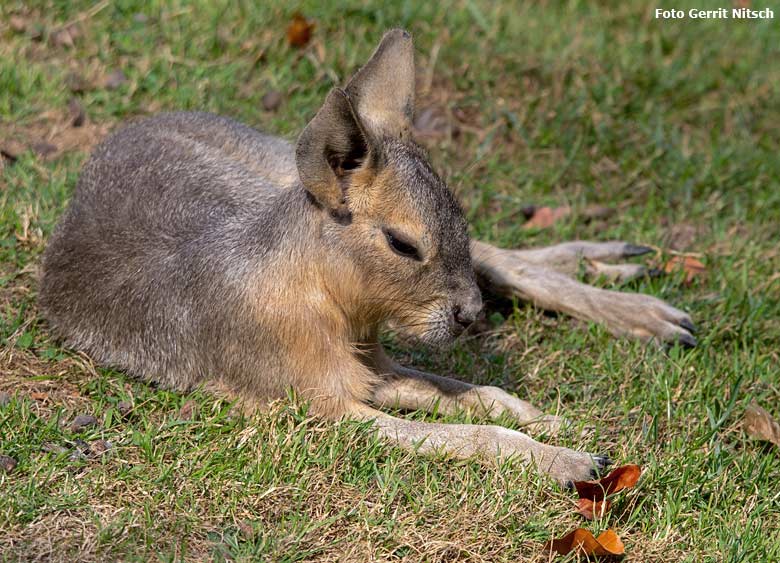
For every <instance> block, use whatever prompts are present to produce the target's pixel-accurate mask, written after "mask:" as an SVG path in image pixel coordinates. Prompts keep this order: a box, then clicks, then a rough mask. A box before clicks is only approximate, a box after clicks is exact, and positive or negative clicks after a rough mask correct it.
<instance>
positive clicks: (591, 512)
mask: <svg viewBox="0 0 780 563" xmlns="http://www.w3.org/2000/svg"><path fill="white" fill-rule="evenodd" d="M611 504H612V503H610V502H609V501H608V500H600V501H597V502H593V501H592V500H590V499H589V498H581V499H579V500H577V513H578V514H582V515H583V516H584V517H585V518H586V519H588V520H593V518H603V517H604V515H605V514H606V513H607V512H609V508H610V506H611Z"/></svg>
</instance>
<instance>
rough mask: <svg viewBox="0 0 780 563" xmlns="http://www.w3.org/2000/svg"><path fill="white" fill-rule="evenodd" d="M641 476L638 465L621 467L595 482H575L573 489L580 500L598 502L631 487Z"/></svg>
mask: <svg viewBox="0 0 780 563" xmlns="http://www.w3.org/2000/svg"><path fill="white" fill-rule="evenodd" d="M641 474H642V469H641V468H640V467H639V466H638V465H623V466H622V467H618V468H617V469H615V470H614V471H612V472H611V473H610V474H609V475H607V476H606V477H602V478H601V479H598V480H596V481H575V482H574V488H576V489H577V494H578V495H579V497H580V498H581V499H583V498H585V499H589V500H592V501H594V502H598V501H601V500H604V498H605V497H608V496H609V495H611V494H614V493H616V492H618V491H622V490H623V489H629V488H631V487H633V486H634V485H636V483H637V481H639V476H640V475H641Z"/></svg>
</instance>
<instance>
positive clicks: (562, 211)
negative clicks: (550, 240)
mask: <svg viewBox="0 0 780 563" xmlns="http://www.w3.org/2000/svg"><path fill="white" fill-rule="evenodd" d="M569 215H571V207H569V206H568V205H564V206H562V207H537V208H536V209H534V214H533V216H532V217H531V218H530V219H529V220H528V221H526V223H525V224H524V225H523V228H524V229H548V228H550V227H552V226H553V225H554V224H555V223H557V222H558V221H560V220H561V219H564V218H565V217H568V216H569Z"/></svg>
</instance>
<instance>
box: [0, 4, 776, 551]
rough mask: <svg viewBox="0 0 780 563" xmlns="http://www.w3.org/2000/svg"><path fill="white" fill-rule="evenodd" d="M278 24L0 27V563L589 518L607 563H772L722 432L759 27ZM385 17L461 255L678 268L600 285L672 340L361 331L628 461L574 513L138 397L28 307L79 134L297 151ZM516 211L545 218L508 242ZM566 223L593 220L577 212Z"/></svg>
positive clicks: (319, 8)
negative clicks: (677, 335)
mask: <svg viewBox="0 0 780 563" xmlns="http://www.w3.org/2000/svg"><path fill="white" fill-rule="evenodd" d="M740 3H741V4H742V2H740ZM275 4H277V3H275V2H251V1H240V2H229V1H222V2H196V3H189V2H181V1H178V0H172V1H170V2H163V1H160V0H152V1H149V2H144V1H141V0H115V1H108V0H105V1H102V2H98V3H94V2H84V1H73V2H65V1H49V2H44V1H39V0H30V1H17V0H6V1H4V2H3V3H2V5H0V149H2V151H3V156H2V159H1V160H0V166H2V168H0V203H1V204H2V205H0V258H1V260H0V264H2V265H1V266H0V454H2V455H6V456H10V457H11V458H13V460H15V461H16V462H17V465H16V466H15V467H14V468H13V469H10V466H9V467H8V469H10V470H3V469H2V468H0V560H3V561H6V560H7V561H17V560H18V561H29V560H55V561H115V560H123V561H134V560H144V561H146V560H151V561H157V560H159V561H203V560H217V561H221V560H241V561H280V562H282V561H284V562H292V561H358V562H364V561H410V562H412V561H414V562H416V561H432V562H439V561H441V562H444V561H474V562H478V561H479V562H481V561H490V562H493V561H513V562H514V561H546V560H548V558H549V557H548V555H547V554H546V553H543V552H542V550H541V546H542V545H543V543H544V542H545V541H546V540H547V539H549V538H550V537H553V536H555V537H558V536H561V535H563V534H565V533H566V532H568V531H570V530H571V529H573V528H576V527H578V526H584V527H586V528H587V529H589V530H591V531H593V532H594V533H598V532H601V531H603V530H605V529H607V528H613V529H614V530H615V531H616V532H617V533H618V535H619V536H620V537H621V538H622V540H623V542H624V543H625V546H626V552H627V554H628V555H627V558H628V559H629V560H634V561H776V560H780V492H778V486H777V483H778V481H780V449H778V448H777V447H774V446H771V445H769V444H767V443H764V442H760V441H756V440H753V439H751V438H750V437H749V436H748V435H747V434H746V433H745V431H744V429H743V426H742V424H741V420H742V416H743V413H744V411H745V408H746V407H747V406H748V405H749V404H750V403H751V402H752V401H756V402H758V403H759V404H760V405H763V406H764V407H765V408H766V409H767V410H769V412H770V413H771V414H772V415H774V416H775V417H778V416H780V406H779V405H780V361H779V360H780V358H779V357H778V354H779V352H778V350H779V349H780V245H779V244H778V243H779V242H780V226H779V224H780V158H778V155H780V127H778V124H779V123H780V64H778V61H780V28H779V27H778V20H777V19H775V20H764V21H760V20H748V21H735V20H709V21H693V20H688V19H685V20H674V21H672V20H668V21H660V20H655V19H653V12H654V10H655V8H656V7H659V6H660V5H658V4H653V3H644V2H616V1H615V2H612V1H610V2H586V1H579V0H571V1H566V2H563V1H561V2H555V1H541V2H529V3H524V4H523V5H519V3H517V2H513V1H511V0H496V1H493V2H487V1H484V2H482V1H479V0H474V1H471V0H464V1H454V2H412V1H407V2H383V3H377V4H376V5H373V6H372V5H370V4H369V3H339V2H331V3H327V2H314V1H303V2H299V3H295V4H290V5H289V6H279V5H275ZM704 4H707V3H706V2H705V3H704ZM708 6H709V4H707V5H706V6H705V5H702V3H701V2H700V3H698V4H697V3H693V2H688V1H687V0H681V1H680V2H678V3H677V5H676V6H675V7H676V8H678V9H687V8H689V7H695V8H705V7H708ZM712 7H723V5H718V6H712ZM756 7H757V8H761V7H764V5H763V4H762V5H760V6H758V5H757V6H756ZM296 11H298V12H300V13H301V14H303V15H304V16H305V17H306V18H308V19H309V20H310V21H312V22H314V23H315V28H314V30H313V35H312V37H311V40H310V41H309V42H308V44H307V45H306V46H304V47H302V48H298V47H294V46H291V45H290V44H289V42H288V38H287V36H286V33H285V30H286V28H287V26H288V25H289V24H290V22H291V21H292V19H293V14H294V13H295V12H296ZM776 12H777V10H776ZM775 17H776V18H780V13H776V16H775ZM392 26H402V27H405V28H406V29H408V30H410V31H411V32H412V33H413V35H414V37H415V41H416V50H417V67H418V108H417V109H418V116H420V118H419V121H418V125H419V129H420V131H421V133H422V134H423V135H422V136H421V138H422V141H423V142H424V144H425V145H426V146H427V147H428V149H429V151H430V154H431V158H432V161H433V163H434V165H435V167H436V168H437V169H438V171H439V172H440V174H441V175H442V176H443V177H444V178H445V179H446V180H447V182H448V183H449V185H450V186H451V187H452V189H453V190H454V191H455V192H456V193H457V194H458V197H459V198H460V200H461V202H462V203H463V206H464V208H465V209H466V211H467V214H468V216H469V219H470V221H471V225H472V231H473V234H474V235H478V236H480V237H483V238H485V239H487V240H491V241H493V242H494V243H496V244H499V245H503V246H507V247H509V246H517V247H519V246H533V245H543V244H549V243H553V242H557V241H564V240H569V239H573V238H581V239H595V240H609V239H624V240H628V241H631V242H634V243H638V244H645V245H649V246H652V247H654V248H657V249H658V251H657V253H656V255H655V256H651V258H649V259H648V260H647V262H648V263H650V264H651V265H654V266H663V265H664V264H665V263H666V262H667V260H668V259H669V258H670V256H673V255H675V254H676V255H678V256H683V257H684V256H690V257H693V258H696V259H697V260H699V261H701V262H702V263H703V264H704V266H705V271H704V272H703V273H700V274H699V275H697V276H695V277H694V279H692V280H690V283H686V281H685V279H684V278H685V276H684V274H682V273H680V272H674V273H672V274H670V275H666V276H662V277H656V278H647V279H642V280H638V281H635V282H632V283H631V284H630V285H629V286H628V287H624V288H621V289H623V290H626V291H641V292H646V293H650V294H653V295H656V296H658V297H660V298H663V299H665V300H667V301H669V302H670V303H672V304H673V305H675V306H677V307H679V308H681V309H685V310H687V311H689V312H690V313H691V315H692V317H693V318H694V320H695V322H696V323H697V325H698V327H699V333H698V334H697V337H698V340H699V345H698V347H696V348H695V349H693V350H682V349H681V348H679V347H673V348H670V349H668V350H667V349H664V348H661V347H658V346H654V345H648V344H643V343H640V342H635V341H628V340H616V339H614V338H612V337H611V336H610V335H609V334H608V333H607V332H606V330H604V329H603V328H601V327H600V326H597V325H593V324H587V323H582V322H579V321H574V320H572V319H570V318H568V317H564V316H553V315H549V314H545V313H543V312H541V311H539V310H537V309H535V308H534V307H532V306H531V305H528V304H526V303H522V302H509V303H507V302H501V303H494V306H493V307H492V308H491V309H490V310H489V313H488V319H489V326H488V327H487V328H486V330H485V331H484V332H483V333H482V334H479V335H474V336H470V337H468V338H464V339H461V340H459V341H458V342H457V343H456V345H455V347H454V348H453V349H452V350H451V351H447V352H434V351H430V350H426V349H425V348H422V347H420V346H415V345H414V344H410V343H406V342H402V341H398V340H396V339H394V338H393V337H392V335H389V336H387V342H388V345H389V346H390V347H391V348H393V349H394V350H395V351H396V353H397V355H398V356H400V357H401V358H402V359H403V360H404V361H405V362H406V363H407V364H410V365H414V366H417V367H422V368H425V369H428V370H430V371H435V372H439V373H447V374H454V375H456V376H458V377H460V378H463V379H465V380H468V381H473V382H476V383H490V384H499V385H502V386H503V387H505V388H506V389H508V390H510V391H512V392H515V393H517V394H518V395H519V396H521V397H523V398H527V399H529V400H531V401H532V402H534V403H535V404H537V405H539V406H540V407H542V408H544V409H546V410H547V411H549V412H559V413H561V414H563V415H565V416H566V417H568V418H570V419H572V420H574V421H576V424H575V427H574V428H573V430H572V431H570V432H567V433H565V434H564V435H562V436H560V437H558V438H556V440H557V443H559V444H561V445H566V446H569V447H574V448H581V449H586V450H588V451H594V452H606V453H608V454H609V455H610V456H611V458H612V459H613V460H614V461H615V462H616V463H617V464H624V463H636V464H639V465H641V466H642V468H643V475H642V478H641V480H640V482H639V484H638V485H637V486H636V487H635V488H633V489H631V490H630V491H627V492H625V493H623V494H621V496H620V497H619V498H618V499H617V501H616V503H615V504H614V506H613V509H612V511H611V512H609V513H608V514H606V515H605V516H604V517H603V518H600V519H597V520H596V521H593V522H586V521H584V520H583V519H582V517H581V516H579V515H577V514H576V513H575V512H574V509H573V507H574V500H575V496H574V494H573V493H571V492H569V491H566V490H563V489H561V488H559V487H557V486H556V485H555V484H554V483H552V482H551V481H550V480H548V479H546V478H544V477H541V476H539V474H537V473H536V472H535V471H534V470H533V469H529V468H527V467H524V466H523V465H521V464H519V463H513V462H507V463H505V464H503V465H502V466H501V467H493V466H490V465H487V464H485V463H482V462H479V461H476V460H473V461H467V462H462V461H453V460H449V459H446V458H445V457H421V456H414V455H412V454H410V453H409V452H406V451H402V450H399V449H397V448H394V447H392V446H389V445H387V444H384V443H382V442H380V441H378V440H377V439H376V438H375V437H374V436H373V435H372V433H371V431H370V428H369V427H367V426H366V425H365V424H359V423H355V422H350V421H345V422H343V423H339V424H324V423H322V422H319V421H317V420H315V419H312V417H310V416H309V415H308V414H307V410H306V406H305V405H301V404H298V403H297V402H295V401H294V400H292V399H291V400H290V401H288V402H285V403H281V404H278V405H275V406H274V408H273V409H272V411H271V412H270V413H269V414H265V415H257V416H255V417H253V418H246V417H243V416H240V415H237V414H235V413H234V412H233V411H232V410H231V408H230V407H231V406H230V405H229V404H227V403H224V402H221V401H219V400H217V399H215V398H214V397H211V396H209V395H207V394H205V393H200V392H198V393H194V394H191V395H181V394H177V393H173V392H170V391H166V390H161V389H156V388H153V387H151V386H149V385H146V384H143V383H140V382H138V381H135V380H133V379H131V378H129V377H127V376H125V375H123V374H121V373H118V372H116V371H111V370H107V369H104V368H102V367H100V366H96V365H94V364H93V363H92V362H91V361H90V359H89V358H88V357H86V356H84V355H81V354H78V353H76V352H74V351H71V350H66V349H63V348H62V347H60V346H59V345H58V343H57V341H56V340H54V339H53V338H52V337H51V336H50V334H49V332H48V329H47V326H46V324H45V322H44V321H43V320H42V319H41V318H40V316H39V314H38V312H37V308H36V273H37V269H38V264H39V259H40V256H41V253H42V251H43V249H44V247H45V244H46V239H47V237H48V235H49V234H50V233H51V231H52V229H53V227H54V225H55V224H56V221H57V217H58V216H59V214H60V213H61V212H62V210H63V209H64V207H65V205H66V204H67V201H68V198H69V195H70V194H71V192H72V190H73V188H74V186H75V184H76V180H77V177H78V172H79V168H80V166H81V164H82V163H83V162H84V160H85V158H86V157H87V155H88V154H89V150H90V148H91V147H92V146H93V145H94V143H95V142H97V141H98V140H99V139H100V138H102V136H104V135H105V134H106V133H107V132H108V131H110V130H111V129H113V128H115V127H117V126H118V125H119V124H120V123H121V122H122V121H124V120H126V119H130V118H134V117H139V116H143V115H147V114H151V113H154V112H158V111H161V110H169V109H200V110H207V111H212V112H217V113H222V114H226V115H230V116H233V117H236V118H238V119H240V120H242V121H245V122H247V123H249V124H251V125H253V126H255V127H257V128H260V129H263V130H266V131H272V132H275V133H278V134H280V135H284V136H287V137H289V138H294V137H295V135H296V134H297V132H299V131H300V130H301V129H302V127H303V126H304V125H305V123H306V122H307V120H308V119H309V118H310V117H311V116H312V115H313V114H314V112H315V111H316V109H317V108H318V107H319V104H320V103H321V102H322V100H323V99H324V96H325V94H326V93H327V92H328V90H329V89H330V88H331V87H333V86H335V85H337V84H340V83H342V81H343V80H344V79H345V78H346V77H348V76H349V75H350V73H351V72H353V71H354V70H355V69H356V68H357V66H358V65H359V64H360V63H361V62H363V61H365V60H366V58H367V57H368V56H369V55H370V53H371V50H372V48H373V46H374V45H375V44H376V42H377V41H378V40H379V38H380V37H381V35H382V32H383V31H384V30H385V29H387V28H389V27H392ZM274 98H275V99H274ZM79 122H82V123H81V125H80V126H78V127H76V126H74V123H79ZM529 205H537V206H539V205H547V206H553V207H560V206H564V205H568V206H570V207H571V209H572V213H571V214H570V215H569V216H567V217H565V218H563V219H561V220H559V221H558V222H557V223H555V225H553V226H552V227H551V228H545V229H525V228H523V223H524V221H525V218H524V215H523V213H522V209H523V208H524V207H527V206H529ZM593 206H601V207H605V208H609V209H610V210H612V211H613V213H612V214H609V215H607V216H603V217H602V216H599V217H597V218H592V219H591V220H586V219H585V216H586V215H587V213H585V211H586V210H587V209H592V208H593ZM601 283H606V282H601ZM79 415H89V416H94V417H95V420H94V421H93V424H91V425H90V424H87V425H86V427H84V428H75V427H74V425H73V421H74V418H75V417H77V416H79ZM406 416H414V417H423V416H430V415H422V414H419V413H409V414H406ZM449 420H457V421H464V420H468V415H467V414H463V415H461V416H456V417H451V418H450V419H449ZM504 423H505V424H511V423H509V422H508V421H504ZM561 559H562V560H565V558H561ZM570 559H573V558H571V557H570Z"/></svg>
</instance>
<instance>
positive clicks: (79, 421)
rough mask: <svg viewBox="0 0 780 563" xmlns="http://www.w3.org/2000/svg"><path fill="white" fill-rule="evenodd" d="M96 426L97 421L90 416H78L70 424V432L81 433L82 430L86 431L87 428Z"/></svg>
mask: <svg viewBox="0 0 780 563" xmlns="http://www.w3.org/2000/svg"><path fill="white" fill-rule="evenodd" d="M97 424H98V419H97V418H95V417H94V416H92V415H91V414H80V415H78V416H77V417H76V418H74V419H73V422H71V423H70V431H71V432H81V431H82V430H86V429H87V428H92V427H93V426H97Z"/></svg>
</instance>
